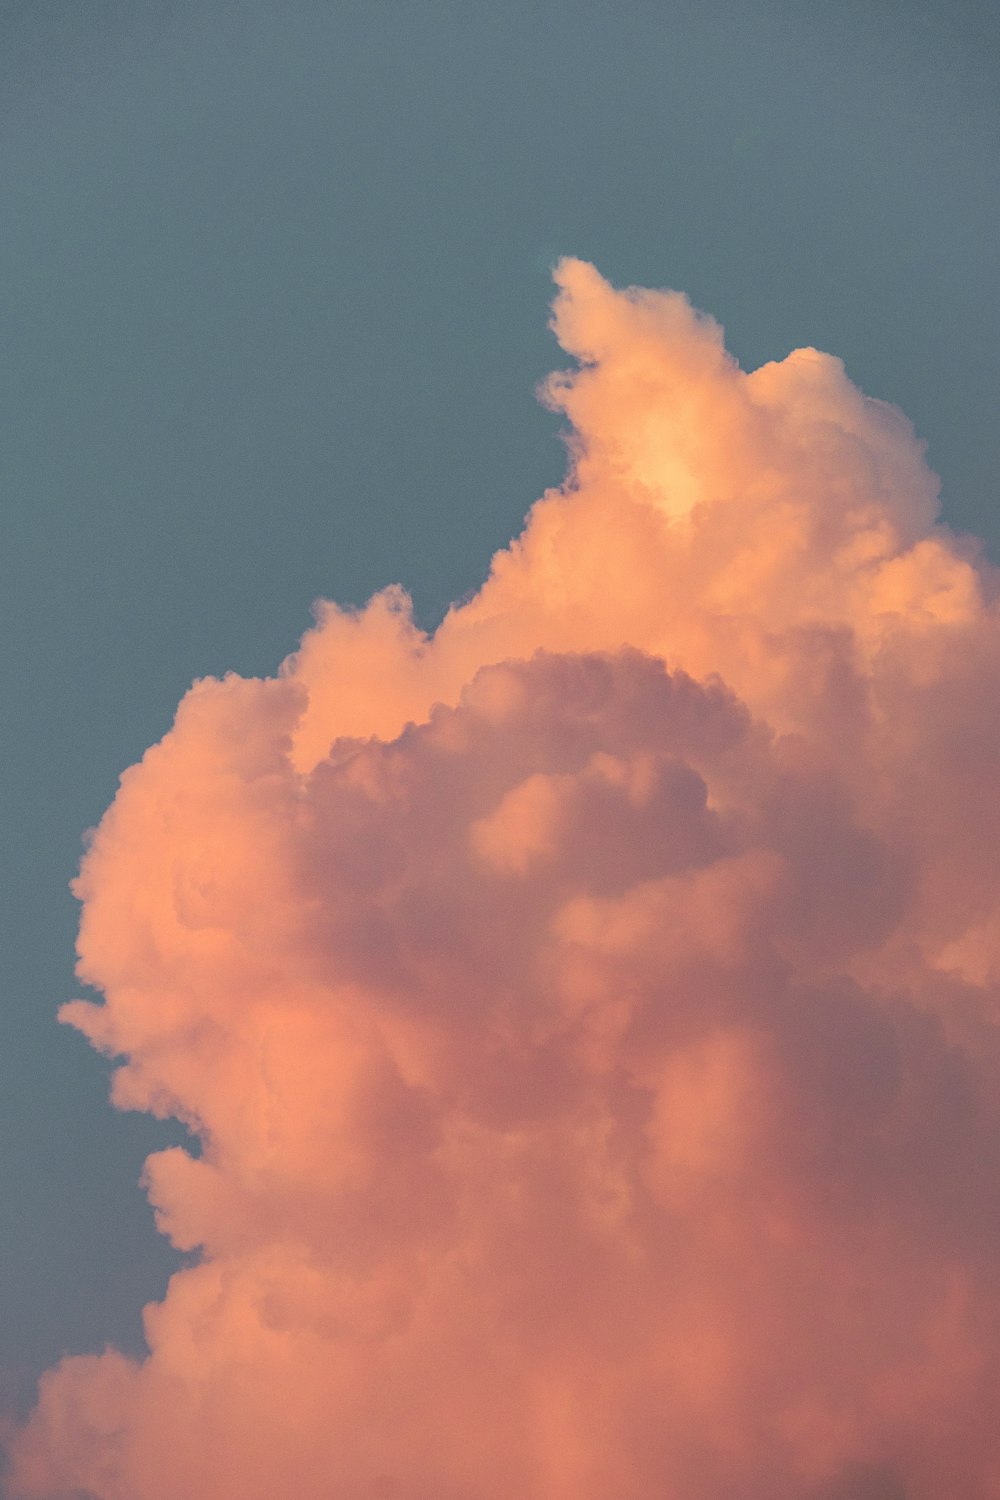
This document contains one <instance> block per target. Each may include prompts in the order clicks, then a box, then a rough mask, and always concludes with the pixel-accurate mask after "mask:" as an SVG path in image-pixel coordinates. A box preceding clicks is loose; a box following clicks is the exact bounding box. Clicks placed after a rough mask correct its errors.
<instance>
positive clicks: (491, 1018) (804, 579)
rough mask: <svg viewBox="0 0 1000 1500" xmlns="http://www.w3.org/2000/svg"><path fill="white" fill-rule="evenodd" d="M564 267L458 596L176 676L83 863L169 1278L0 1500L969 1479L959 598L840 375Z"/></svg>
mask: <svg viewBox="0 0 1000 1500" xmlns="http://www.w3.org/2000/svg"><path fill="white" fill-rule="evenodd" d="M556 279H557V282H558V287H559V291H558V296H557V298H556V302H555V310H554V316H553V326H554V329H555V332H556V334H557V336H558V338H559V341H560V343H561V344H562V346H563V348H564V349H565V350H566V351H567V352H568V353H569V354H570V355H571V356H572V357H573V359H574V361H575V365H574V368H573V369H572V370H570V371H568V372H564V373H561V374H558V375H556V376H553V377H552V378H551V379H550V380H549V382H548V383H547V385H546V386H545V389H544V393H543V394H544V399H545V400H546V401H547V402H548V403H549V404H550V405H551V406H552V407H553V408H555V409H556V410H558V411H561V412H563V413H564V414H565V417H566V420H567V423H568V428H569V435H568V447H569V454H570V466H569V473H568V477H567V480H566V482H565V484H564V486H563V487H562V488H560V489H559V490H556V491H551V492H549V493H548V494H546V495H545V497H544V498H543V499H542V500H541V501H539V502H538V504H537V505H535V507H534V508H533V510H532V511H531V513H530V514H529V516H528V519H527V522H526V525H525V528H524V531H523V533H522V534H521V536H520V537H519V538H518V539H517V540H516V541H514V542H513V543H512V544H511V546H510V547H509V548H508V549H507V550H505V551H503V552H501V553H499V554H498V555H497V556H496V557H495V558H494V560H493V565H492V569H491V572H490V575H489V578H488V580H487V582H486V583H485V585H484V586H483V588H482V589H481V591H480V592H479V593H478V594H477V595H476V596H475V597H474V598H472V599H471V600H470V601H468V602H466V603H464V604H462V605H460V606H456V607H455V608H454V609H453V610H452V611H451V612H450V613H449V614H448V616H447V617H446V618H445V620H444V621H443V622H442V624H441V625H440V627H439V628H438V630H437V631H436V632H435V633H434V634H433V636H430V637H428V636H427V635H425V634H424V633H422V632H421V631H420V630H419V629H418V628H417V627H416V626H415V624H414V623H413V621H412V618H411V614H410V608H409V602H408V600H407V598H406V596H405V594H404V593H403V592H402V591H401V590H399V589H390V590H387V591H385V592H384V593H382V594H379V595H377V596H376V597H375V598H374V599H373V600H372V601H371V602H370V603H369V604H368V606H367V607H366V608H365V609H364V610H362V611H360V612H353V613H352V612H348V611H344V610H341V609H338V608H337V607H336V606H334V605H332V604H326V605H324V606H323V607H322V609H321V610H320V612H319V614H318V618H317V623H316V626H315V628H314V629H313V630H311V631H310V632H309V633H308V634H307V635H306V636H305V638H304V639H303V641H302V643H301V645H300V647H299V649H298V651H297V652H296V653H295V654H294V655H293V656H291V657H290V658H289V659H288V660H287V661H286V663H285V664H284V666H283V668H282V671H281V673H280V674H279V675H278V676H277V677H276V678H274V679H270V680H244V679H241V678H238V677H228V678H226V679H225V680H223V681H214V680H206V681H203V682H199V683H197V684H196V685H195V686H194V687H193V688H192V689H191V691H190V693H189V694H188V695H187V696H186V697H185V699H184V701H183V702H182V704H181V706H180V708H179V711H178V714H177V719H176V722H175V724H174V726H173V728H172V730H171V731H170V733H169V734H168V735H167V736H166V737H165V739H164V740H163V741H162V743H160V744H159V745H157V746H155V747H154V748H153V749H151V750H150V751H149V752H148V753H147V755H146V756H145V758H144V759H143V761H142V763H141V764H140V765H138V766H135V767H133V768H132V769H131V770H129V771H128V772H126V774H125V775H124V777H123V778H122V783H121V789H120V791H119V794H118V796H117V798H116V800H115V802H114V804H113V806H112V807H111V809H110V810H109V811H108V813H107V815H106V816H105V818H104V821H103V822H102V824H101V826H100V828H99V829H98V831H97V833H96V836H95V837H94V840H93V842H92V844H91V846H90V848H89V850H88V853H87V855H86V858H85V860H84V864H83V868H82V871H81V874H80V877H79V880H78V883H77V890H78V894H79V896H80V899H81V901H82V903H83V918H82V925H81V931H80V945H79V951H80V973H81V976H82V977H83V978H84V979H86V980H87V981H89V982H90V983H91V984H93V985H96V986H98V987H99V988H100V989H101V990H102V991H103V994H104V997H105V999H104V1003H103V1004H101V1005H91V1004H87V1003H84V1002H81V1001H77V1002H74V1003H73V1004H71V1005H68V1006H66V1007H65V1009H64V1011H63V1016H64V1019H66V1020H67V1021H69V1022H70V1023H71V1024H72V1025H74V1026H76V1027H78V1028H79V1029H80V1030H81V1031H82V1032H83V1033H84V1034H85V1035H86V1036H87V1037H88V1038H90V1040H91V1041H92V1042H93V1044H94V1045H95V1046H97V1047H98V1048H100V1049H102V1050H103V1051H105V1052H107V1053H109V1054H111V1055H113V1056H115V1057H117V1058H119V1059H121V1061H120V1065H119V1066H118V1069H117V1072H116V1074H115V1081H114V1100H115V1102H116V1103H117V1104H118V1105H119V1106H120V1107H122V1108H129V1109H141V1110H148V1111H150V1112H152V1113H153V1114H155V1115H158V1116H164V1117H166V1116H176V1117H178V1118H180V1119H181V1120H183V1121H184V1122H185V1123H186V1124H187V1125H188V1127H189V1128H190V1130H191V1131H192V1133H193V1135H194V1136H195V1137H196V1138H197V1141H198V1143H199V1146H200V1149H199V1150H198V1151H197V1153H189V1152H186V1151H183V1150H180V1149H172V1150H168V1151H163V1152H160V1153H158V1154H156V1155H154V1156H153V1157H151V1158H150V1160H149V1162H148V1164H147V1171H146V1180H147V1186H148V1191H149V1194H150V1197H151V1200H152V1202H153V1204H154V1206H155V1209H156V1213H157V1218H158V1222H159V1225H160V1228H161V1229H162V1231H163V1233H164V1234H166V1235H168V1236H169V1237H170V1238H171V1239H172V1241H173V1242H174V1243H175V1244H176V1245H177V1246H179V1247H180V1248H182V1249H184V1250H187V1251H191V1252H195V1256H194V1261H193V1263H192V1264H191V1265H189V1266H187V1267H186V1268H185V1269H183V1270H181V1271H179V1272H178V1273H177V1274H176V1275H175V1276H174V1277H173V1279H172V1281H171V1283H170V1286H169V1289H168V1291H167V1294H166V1297H165V1299H164V1301H163V1302H162V1303H159V1304H155V1305H152V1306H150V1307H148V1308H147V1309H146V1314H145V1316H146V1333H147V1339H148V1343H149V1355H148V1357H147V1358H146V1359H144V1360H141V1361H138V1362H136V1361H132V1360H129V1359H127V1358H125V1357H124V1356H123V1355H122V1354H120V1353H118V1352H116V1351H114V1350H109V1351H107V1352H106V1353H105V1354H103V1355H101V1356H98V1357H86V1358H70V1359H67V1360H65V1361H63V1363H62V1364H60V1365H59V1366H58V1367H57V1368H56V1369H54V1370H52V1371H50V1372H49V1373H48V1374H47V1375H46V1376H45V1377H44V1378H43V1380H42V1383H41V1388H40V1393H39V1400H38V1404H37V1407H36V1409H35V1411H34V1413H33V1415H32V1417H31V1419H30V1421H29V1422H28V1423H27V1425H26V1426H25V1427H24V1429H23V1430H22V1431H21V1432H20V1433H19V1434H18V1436H17V1437H16V1439H15V1441H14V1442H13V1444H12V1446H11V1478H10V1481H9V1491H10V1495H11V1496H12V1497H16V1500H29V1497H35V1500H39V1497H44V1500H65V1497H70V1496H74V1497H75V1496H79V1495H81V1494H82V1495H86V1496H88V1497H94V1500H178V1497H184V1500H274V1497H276V1496H294V1497H295V1500H366V1497H371V1500H511V1497H512V1496H515V1495H516V1496H518V1497H521V1500H609V1497H611V1496H616V1497H619V1496H620V1497H623V1500H663V1497H664V1496H671V1497H672V1496H684V1497H685V1500H736V1497H739V1500H940V1497H941V1496H942V1495H957V1494H961V1495H962V1496H963V1497H964V1500H987V1497H995V1496H996V1495H997V1493H1000V1437H998V1432H1000V1425H998V1423H997V1412H996V1390H997V1388H998V1381H1000V1324H998V1316H1000V1291H998V1286H997V1278H996V1265H997V1259H998V1253H1000V1044H998V1032H997V1025H996V1017H997V998H998V995H997V986H998V973H997V967H998V962H997V961H998V952H1000V948H998V937H1000V915H998V901H997V897H998V887H1000V867H998V865H997V861H996V854H995V851H996V848H997V844H998V836H1000V802H998V799H997V796H996V786H997V780H998V774H1000V737H998V727H1000V714H998V709H997V704H998V703H1000V628H998V612H997V605H996V596H997V588H996V576H995V574H994V573H993V571H992V569H991V568H990V567H989V566H988V565H987V564H986V563H985V562H984V561H983V560H982V558H981V557H980V556H979V554H978V552H977V549H976V548H975V547H974V546H973V545H972V544H971V543H969V542H968V541H967V540H963V539H958V538H956V537H955V536H953V535H952V534H951V533H950V532H949V531H948V530H947V529H946V528H945V527H943V526H941V525H940V524H939V523H938V521H937V519H936V515H937V510H936V506H937V487H936V481H935V480H934V478H933V476H932V475H931V473H930V472H929V470H928V469H927V468H926V466H925V464H924V460H923V454H922V449H921V445H920V444H919V442H918V441H917V440H916V439H915V437H914V435H913V432H912V430H911V428H910V426H909V424H908V423H907V421H906V419H905V418H904V417H903V416H902V415H901V414H900V413H899V412H897V411H895V410H894V409H893V408H891V407H888V406H886V405H884V404H883V403H881V402H878V401H873V400H870V399H868V398H866V397H864V396H863V395H862V394H861V393H860V392H859V391H858V390H857V389H856V388H855V387H854V386H853V385H852V384H851V382H850V381H849V380H848V378H847V376H846V375H845V373H844V369H843V367H842V365H841V364H840V362H839V361H838V360H836V359H834V358H831V357H830V356H827V355H824V354H820V353H817V352H816V351H815V350H799V351H796V352H795V353H794V354H792V355H790V356H789V357H788V358H787V359H785V360H783V361H781V362H780V363H776V364H772V365H767V366H765V367H764V368H762V369H760V370H757V371H755V372H753V373H752V374H746V373H744V372H743V371H741V370H740V369H739V368H738V366H737V365H736V364H735V362H734V361H733V360H732V359H731V357H730V356H729V355H728V354H727V353H726V350H725V347H724V343H723V339H722V334H721V331H720V329H719V328H718V327H717V325H716V324H715V323H713V322H712V321H711V320H710V319H708V318H706V317H703V316H701V315H699V314H698V313H696V312H695V311H693V310H692V308H691V307H690V305H689V304H688V302H687V301H686V300H685V299H684V298H683V297H682V296H680V295H678V294H675V293H666V292H647V291H641V290H636V289H630V290H627V291H616V290H614V289H613V288H611V287H610V286H609V285H608V284H607V283H606V282H605V281H604V280H602V279H601V277H600V276H599V275H598V273H597V272H596V271H595V270H594V269H593V268H592V267H591V266H589V265H586V264H584V263H582V262H579V261H573V260H570V261H564V262H562V263H561V264H560V266H559V267H558V269H557V273H556Z"/></svg>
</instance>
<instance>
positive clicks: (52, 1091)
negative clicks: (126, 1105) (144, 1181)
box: [0, 0, 1000, 1392]
mask: <svg viewBox="0 0 1000 1500" xmlns="http://www.w3.org/2000/svg"><path fill="white" fill-rule="evenodd" d="M998 17H1000V13H998V12H997V10H996V7H995V6H992V5H989V4H987V3H985V0H983V3H981V4H978V5H977V4H973V3H969V0H950V3H948V4H945V3H943V0H940V3H933V4H932V3H927V0H906V3H904V0H900V3H887V0H869V3H866V4H862V3H860V0H859V3H857V4H855V3H852V0H844V3H838V4H836V5H832V6H829V5H819V4H811V3H799V4H793V3H784V4H783V3H780V0H771V3H765V0H747V3H737V0H722V3H719V4H708V5H705V4H700V5H699V4H694V3H691V4H686V3H656V4H654V3H652V0H615V3H613V4H612V3H603V0H579V3H566V4H557V3H553V0H530V3H527V0H525V3H522V0H506V3H504V4H502V5H490V6H487V5H479V4H466V3H442V0H426V3H421V4H418V5H407V4H403V3H396V4H387V3H380V0H363V3H353V0H336V3H332V0H331V3H320V0H314V3H308V0H281V3H277V0H272V3H262V0H240V3H231V4H226V3H222V0H202V3H193V0H139V3H136V0H127V3H125V0H121V3H117V0H24V3H18V0H0V182H2V204H3V226H4V232H3V235H2V239H0V285H2V288H3V294H2V308H3V311H2V336H3V356H4V357H3V362H2V376H0V379H2V382H3V384H2V401H3V412H4V442H3V447H2V457H0V463H2V481H3V508H2V522H0V526H2V531H0V570H2V592H0V610H2V621H3V623H2V631H3V643H4V649H3V655H2V672H3V683H2V693H0V715H2V726H3V732H2V743H3V747H4V749H3V802H2V808H3V813H2V817H3V844H2V851H3V852H2V856H0V857H2V860H3V870H2V881H0V889H2V893H3V897H2V899H3V919H2V929H0V943H2V947H0V993H2V1011H0V1016H2V1026H3V1035H2V1045H0V1070H2V1096H0V1097H2V1111H3V1118H2V1130H0V1194H2V1201H3V1205H4V1209H3V1216H4V1218H3V1225H4V1227H3V1233H2V1235H0V1340H2V1343H0V1369H2V1371H3V1376H2V1378H3V1381H4V1382H5V1384H6V1385H7V1387H8V1388H9V1389H10V1390H11V1391H14V1392H17V1391H20V1390H22V1389H24V1388H26V1383H27V1382H30V1380H31V1379H32V1378H33V1377H34V1376H35V1375H36V1374H37V1373H38V1371H39V1370H40V1369H42V1368H43V1367H44V1366H46V1365H48V1364H50V1363H51V1362H52V1361H53V1360H54V1359H55V1358H57V1357H58V1356H59V1355H60V1354H61V1353H63V1352H64V1351H66V1350H73V1351H77V1352H79V1351H85V1350H91V1349H99V1348H100V1347H102V1346H103V1344H104V1342H105V1341H106V1340H111V1341H113V1342H116V1343H118V1344H120V1345H122V1346H123V1347H125V1348H126V1349H130V1350H135V1349H138V1348H139V1347H140V1332H139V1322H138V1309H139V1307H140V1306H141V1304H142V1302H143V1301H144V1300H147V1299H149V1298H151V1297H154V1296H158V1295H159V1294H160V1293H161V1292H162V1289H163V1286H164V1284H165V1280H166V1276H167V1274H168V1271H169V1268H170V1267H171V1266H172V1265H173V1264H174V1263H175V1260H176V1257H175V1256H174V1255H173V1253H172V1252H171V1251H170V1250H169V1249H168V1248H167V1247H166V1246H165V1244H164V1243H163V1241H161V1240H160V1239H159V1238H158V1237H157V1236H156V1234H155V1232H154V1229H153V1224H152V1215H151V1212H150V1210H149V1208H148V1205H147V1204H146V1203H145V1201H144V1199H143V1198H142V1196H141V1194H140V1193H138V1192H137V1191H136V1188H135V1182H136V1179H137V1177H138V1174H139V1171H140V1168H141V1162H142V1159H143V1157H144V1156H145V1154H146V1153H147V1152H148V1151H149V1150H150V1149H151V1147H152V1146H153V1145H154V1144H155V1143H158V1142H159V1143H162V1142H164V1141H166V1140H169V1139H173V1138H175V1137H174V1136H172V1135H171V1130H170V1127H169V1126H163V1127H156V1126H155V1125H154V1124H153V1123H152V1122H150V1121H148V1120H146V1119H145V1118H141V1119H140V1118H137V1117H134V1116H122V1115H120V1114H115V1113H114V1112H113V1111H111V1110H110V1109H109V1108H108V1107H107V1104H106V1090H107V1069H106V1067H105V1065H103V1064H102V1063H101V1062H100V1061H99V1060H98V1059H97V1058H96V1057H95V1056H94V1054H93V1053H92V1052H91V1051H90V1050H89V1049H88V1048H87V1047H86V1045H85V1044H84V1042H83V1041H82V1040H81V1039H80V1038H79V1037H78V1036H77V1035H76V1034H74V1033H71V1032H69V1031H68V1030H66V1029H65V1028H60V1027H58V1026H57V1024H56V1023H55V1020H54V1015H55V1009H56V1006H57V1005H58V1004H59V1003H61V1002H62V1001H63V1000H65V999H68V998H70V997H71V996H73V995H75V994H77V993H79V987H78V985H77V983H76V981H75V980H74V978H73V973H72V968H73V936H74V929H75V921H76V914H75V903H74V902H73V900H72V898H71V897H70V895H69V893H68V890H67V882H68V880H69V879H70V877H71V876H72V874H73V873H74V870H75V868H76V865H77V862H78V859H79V856H80V851H81V836H82V834H83V832H84V830H85V829H86V828H88V827H89V826H91V825H93V824H94V823H95V822H96V821H97V819H98V818H99V817H100V815H101V813H102V812H103V810H104V808H105V807H106V806H107V804H108V802H109V801H110V799H111V797H112V795H113V793H114V788H115V785H116V779H117V776H118V775H119V773H120V772H121V770H122V769H123V768H124V767H125V766H127V765H128V764H130V763H131V762H133V761H134V760H136V759H137V758H138V757H139V756H140V755H141V753H142V752H143V750H144V749H145V747H146V746H147V745H149V744H150V743H152V742H153V741H154V740H156V739H157V738H158V737H159V736H160V735H161V734H162V733H163V732H164V731H165V729H166V728H167V726H168V724H169V722H170V719H171V716H172V714H173V711H174V708H175V706H176V703H177V701H178V699H179V697H180V696H181V694H182V692H183V691H184V689H185V688H186V687H187V685H188V684H189V683H190V682H191V680H192V679H193V678H195V677H197V676H202V675H204V674H207V673H221V672H223V671H225V670H226V669H228V668H233V669H236V670H238V671H240V672H242V673H245V674H261V673H268V672H272V671H273V670H274V669H275V667H276V665H277V663H278V662H279V660H280V659H281V657H282V656H283V655H284V654H285V652H286V651H287V650H289V649H290V648H291V647H292V646H293V644H294V642H295V640H296V639H297V637H298V636H299V634H300V633H301V632H302V630H303V629H304V628H305V627H306V626H307V624H308V622H309V608H310V604H311V602H312V601H313V600H315V599H316V598H318V597H320V596H326V597H331V598H335V599H337V600H339V601H341V602H353V603H360V602H362V601H364V599H365V598H366V597H367V596H368V595H369V594H370V593H371V592H372V591H373V590H374V589H375V588H377V587H379V586H381V585H383V584H385V583H389V582H394V581H399V582H401V583H403V584H404V585H406V586H407V587H408V588H409V589H410V590H411V592H412V594H413V596H414V599H415V603H416V609H417V615H418V618H419V619H420V620H421V621H422V622H423V623H425V624H431V623H433V622H435V621H436V620H437V619H438V618H439V617H440V615H441V613H442V612H443V610H444V608H445V607H446V606H447V604H448V602H449V601H450V600H452V599H454V598H457V597H459V596H461V595H463V594H465V593H466V592H467V591H468V590H470V589H472V588H474V587H476V586H477V585H478V584H479V583H480V582H481V581H482V578H483V576H484V574H485V571H486V568H487V565H488V561H489V557H490V555H491V553H492V552H493V551H494V550H495V549H496V548H497V547H498V546H500V545H502V544H503V543H504V542H505V541H506V540H507V539H508V538H509V537H510V536H511V534H512V533H513V532H514V531H515V530H516V528H517V526H518V524H519V522H520V519H521V517H522V516H523V514H524V512H525V511H526V509H527V507H528V506H529V505H530V504H531V502H532V501H533V500H534V499H535V498H536V497H538V496H539V495H540V494H541V493H542V491H543V489H544V488H545V486H546V485H548V484H552V483H555V482H557V481H558V479H559V478H560V476H561V474H562V471H563V453H562V450H561V447H560V444H559V442H558V437H557V433H558V426H559V423H558V420H557V419H556V417H554V416H553V415H552V414H551V413H547V412H545V411H543V410H542V409H541V408H540V407H539V406H538V405H537V404H536V402H535V399H534V394H533V393H534V388H535V386H536V384H537V382H538V381H539V380H540V379H541V378H542V377H543V376H544V375H545V374H546V372H547V371H549V370H550V369H551V368H552V367H553V365H554V363H558V360H559V359H560V358H561V357H563V356H560V353H559V351H558V350H557V348H556V346H555V344H554V342H553V340H552V338H551V335H550V334H548V333H547V331H546V319H547V308H548V303H549V299H550V296H551V284H550V269H551V266H552V263H553V261H554V260H555V259H556V257H558V256H559V255H562V254H573V255H579V256H583V257H586V258H587V259H588V260H592V261H593V262H594V263H595V264H596V265H597V266H598V267H599V268H600V269H601V271H602V272H603V273H604V274H605V275H606V276H607V277H609V278H610V280H611V281H612V282H614V283H615V284H617V285H623V284H629V283H639V284H642V285H647V286H670V287H675V288H679V289H682V290H683V291H685V292H687V293H688V294H689V296H690V297H691V298H692V300H693V301H694V303H695V304H696V305H698V306H701V307H704V308H705V309H706V310H708V311H709V312H711V313H712V314H713V315H714V316H715V317H717V318H718V319H719V320H720V321H721V322H722V323H723V325H724V326H725V328H726V332H727V338H728V342H729V345H730V347H731V348H732V349H733V351H734V352H735V353H736V355H737V356H738V357H739V359H740V361H741V363H742V364H743V365H744V366H745V367H746V368H753V367H755V366H756V365H758V364H760V363H762V362H764V361H765V360H769V359H772V358H781V357H783V356H784V355H785V354H786V353H787V352H788V351H789V350H790V349H791V348H794V347H797V346H801V345H814V346H816V347H818V348H820V349H827V350H830V351H832V352H833V353H835V354H837V355H839V356H840V357H841V358H842V359H843V360H844V361H845V363H846V366H847V370H848V373H849V374H850V376H851V377H852V379H853V380H854V381H856V382H857V383H858V384H859V385H860V386H861V387H862V388H863V389H864V390H865V391H867V392H868V393H870V394H872V395H875V396H879V397H882V398H885V399H887V400H890V401H893V402H895V403H897V404H898V405H899V406H901V407H902V408H903V409H904V411H905V412H906V413H907V415H908V416H909V417H910V419H911V420H912V421H913V422H914V424H915V426H916V428H917V431H918V433H919V434H920V435H921V436H922V437H923V438H924V439H925V440H926V441H927V443H928V456H929V461H930V463H931V465H932V466H933V467H934V468H935V469H936V470H937V472H938V473H939V474H940V475H941V477H942V485H943V506H944V515H945V518H946V519H947V520H949V521H950V522H951V523H952V524H953V525H955V526H957V527H960V528H965V527H967V528H970V529H972V530H974V531H976V532H978V533H980V534H982V535H983V536H985V537H986V538H987V541H988V542H989V544H990V546H991V548H992V551H993V553H994V555H998V552H1000V504H998V502H1000V495H998V489H997V478H996V476H997V474H998V472H1000V436H998V434H1000V423H998V421H997V396H998V390H1000V336H998V335H1000V329H998V326H997V323H998V318H997V314H998V292H997V277H996V247H997V245H998V243H1000V192H998V188H1000V155H998V150H997V147H998V139H1000V89H998V85H997V78H998V76H1000V18H998Z"/></svg>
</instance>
